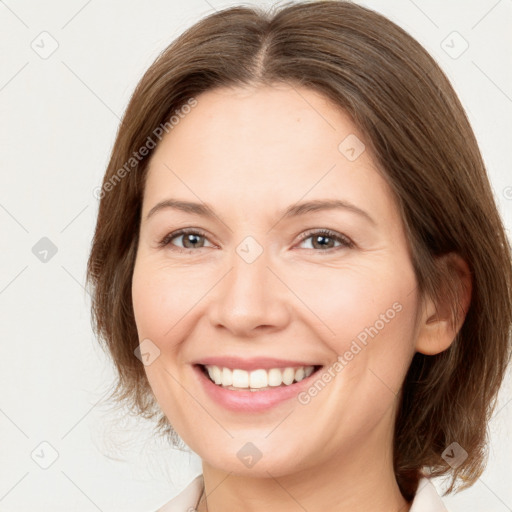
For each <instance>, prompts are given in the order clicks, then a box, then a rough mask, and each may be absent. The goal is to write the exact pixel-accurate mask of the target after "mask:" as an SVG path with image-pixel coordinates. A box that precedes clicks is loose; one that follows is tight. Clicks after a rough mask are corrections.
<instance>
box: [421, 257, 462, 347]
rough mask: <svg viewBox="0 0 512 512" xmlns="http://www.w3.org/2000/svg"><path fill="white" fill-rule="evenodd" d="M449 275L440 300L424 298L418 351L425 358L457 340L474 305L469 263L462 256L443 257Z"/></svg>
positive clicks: (446, 274) (444, 270) (441, 261)
mask: <svg viewBox="0 0 512 512" xmlns="http://www.w3.org/2000/svg"><path fill="white" fill-rule="evenodd" d="M438 264H439V265H442V266H444V269H443V275H444V276H446V277H445V278H444V280H443V282H442V284H441V293H440V294H439V297H440V299H439V301H438V303H437V304H436V302H435V301H434V299H433V298H431V297H426V298H424V303H423V310H422V312H421V316H420V323H419V327H418V335H417V339H416V351H417V352H420V353H421V354H425V355H435V354H439V353H440V352H443V351H444V350H446V349H447V348H449V347H450V345H451V344H452V343H453V341H454V340H455V338H456V336H457V333H458V332H459V330H460V329H461V327H462V325H463V323H464V320H465V318H466V314H467V312H468V309H469V306H470V304H471V292H472V279H471V271H470V269H469V266H468V264H467V263H466V261H464V260H463V259H462V258H461V257H460V256H459V255H458V254H456V253H449V254H446V255H444V256H441V257H440V258H439V261H438Z"/></svg>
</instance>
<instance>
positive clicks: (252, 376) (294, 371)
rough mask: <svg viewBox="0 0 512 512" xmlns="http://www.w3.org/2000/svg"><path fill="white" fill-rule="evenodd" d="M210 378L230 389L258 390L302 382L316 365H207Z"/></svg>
mask: <svg viewBox="0 0 512 512" xmlns="http://www.w3.org/2000/svg"><path fill="white" fill-rule="evenodd" d="M205 368H206V370H207V371H208V375H209V376H210V379H211V380H212V381H213V382H215V384H217V385H219V386H222V387H226V388H230V389H250V390H251V391H257V390H259V389H264V388H267V389H268V388H269V387H277V386H282V385H285V386H289V385H290V384H292V383H293V382H300V381H301V380H303V379H305V378H306V377H309V376H310V375H311V374H312V373H313V371H314V369H315V368H314V366H301V367H298V368H291V367H290V368H271V369H270V370H263V369H259V370H253V371H251V372H248V371H246V370H240V369H233V370H231V369H230V368H220V367H218V366H214V365H211V366H210V365H207V366H205Z"/></svg>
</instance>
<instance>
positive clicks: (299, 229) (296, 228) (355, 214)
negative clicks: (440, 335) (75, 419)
mask: <svg viewBox="0 0 512 512" xmlns="http://www.w3.org/2000/svg"><path fill="white" fill-rule="evenodd" d="M196 99H197V106H195V108H193V109H191V111H190V113H188V114H187V115H185V116H183V118H182V119H181V120H180V121H179V123H178V124H177V125H175V126H174V128H173V129H172V130H171V131H170V132H169V133H168V134H167V135H166V136H165V137H164V138H163V139H162V141H161V143H160V144H159V146H158V147H157V148H156V150H155V153H154V154H153V156H152V158H151V162H150V166H149V171H148V176H147V182H146V187H145V195H144V199H143V208H142V220H141V230H140V239H139V245H138V252H137V258H136V264H135V269H134V275H133V283H132V293H133V306H134V312H135V319H136V324H137V330H138V334H139V340H140V342H141V343H142V352H143V354H146V355H145V356H144V357H143V359H144V364H145V366H144V368H145V371H146V374H147V377H148V380H149V383H150V385H151V388H152V390H153V393H154V395H155V397H156V399H157V401H158V403H159V405H160V406H161V408H162V410H163V412H164V413H165V415H166V416H167V418H168V419H169V421H170V423H171V424H172V425H173V427H174V428H175V430H176V431H177V432H178V434H179V435H180V436H181V437H182V439H183V440H184V441H185V443H186V444H187V445H188V446H189V447H190V448H192V449H193V450H194V451H195V452H196V453H198V454H199V455H200V457H201V458H202V459H203V460H204V461H205V462H207V463H209V464H211V465H212V466H215V467H217V468H221V469H223V470H225V471H232V472H234V473H238V474H250V475H254V476H258V475H259V476H267V473H266V471H269V472H270V473H271V474H272V475H274V476H279V475H285V474H290V473H293V472H295V471H298V470H301V469H309V468H313V467H315V466H318V464H326V463H327V462H328V461H330V460H333V458H334V455H336V457H337V460H338V461H339V460H340V459H339V457H351V456H354V455H358V457H359V460H361V457H363V460H365V457H366V456H367V457H368V460H372V458H379V457H380V456H381V455H382V454H383V453H386V454H387V455H386V456H391V455H390V447H391V441H392V430H393V425H394V415H395V412H396V406H397V393H398V392H399V390H400V387H401V384H402V381H403V379H404V376H405V373H406V370H407V368H408V365H409V363H410V360H411V358H412V356H413V354H414V352H415V338H416V318H417V315H418V308H419V297H418V294H417V289H416V280H415V275H414V272H413V267H412V263H411V258H410V254H409V251H408V247H407V243H406V237H405V233H404V229H403V224H402V222H401V219H400V215H399V212H398V209H397V205H396V203H395V201H394V199H393V196H392V193H391V190H390V188H389V187H388V185H387V184H386V182H385V181H384V180H383V178H382V177H381V176H380V175H379V173H378V172H377V170H376V169H375V167H374V165H375V164H374V162H373V161H372V159H371V157H370V155H369V151H368V150H365V148H364V143H365V138H364V136H363V134H361V133H359V132H358V130H357V129H356V127H355V126H354V124H353V123H352V122H351V120H350V119H349V117H348V116H347V115H346V114H344V113H343V112H341V111H340V110H339V109H337V108H336V107H335V106H334V105H333V104H331V103H329V102H328V101H327V100H326V99H325V98H324V97H323V96H321V95H319V94H317V93H315V92H313V91H311V90H308V89H305V88H292V87H288V86H285V85H279V86H276V87H272V88H257V89H224V88H223V89H217V90H214V91H208V92H206V93H203V94H201V95H200V96H198V97H197V98H196ZM165 201H169V203H168V205H167V206H162V205H161V206H160V207H158V208H156V209H155V210H153V208H154V207H155V206H156V205H158V204H159V203H161V202H165ZM170 201H177V202H180V203H181V207H180V205H179V204H178V205H177V206H176V205H175V206H174V207H173V206H170ZM333 201H337V202H339V203H338V205H337V206H336V207H332V205H331V207H324V206H322V205H323V204H324V203H328V202H333ZM183 203H193V204H194V205H193V206H191V205H188V206H187V205H184V204H183ZM150 212H152V213H151V214H150ZM286 212H288V213H286ZM148 214H150V215H148ZM182 229H187V230H190V233H188V234H185V235H184V234H183V233H181V234H179V233H176V234H173V233H175V232H177V231H179V230H182ZM326 230H328V231H329V232H328V233H325V231H326ZM164 244H165V245H164ZM205 366H208V367H209V369H210V371H211V372H212V376H213V378H214V379H217V382H218V383H221V382H222V383H224V386H223V385H222V384H215V383H214V382H212V381H211V380H210V378H209V377H207V376H206V374H205V372H204V371H203V368H204V367H205ZM214 366H217V367H219V370H215V369H214V368H213V367H214ZM320 366H321V367H322V368H320V369H318V367H320ZM311 367H313V369H314V370H317V371H315V372H314V373H312V374H310V372H311V370H312V369H311ZM223 368H225V369H223ZM285 368H292V369H288V370H285ZM255 370H259V371H255ZM283 370H284V371H283ZM219 375H220V376H221V377H223V378H225V379H226V380H224V381H221V380H220V377H219ZM304 375H309V376H307V377H305V378H303V379H302V380H300V379H301V378H302V377H304ZM230 379H231V380H230ZM282 379H284V381H285V382H284V383H282V382H281V381H282ZM288 379H297V380H299V382H295V383H293V384H291V385H290V381H289V380H288ZM280 382H281V385H278V384H279V383H280ZM229 384H232V385H234V386H236V389H233V388H232V387H231V388H229V387H228V385H229ZM247 385H250V386H251V387H252V389H255V390H254V391H251V390H250V389H247V388H246V386H247ZM262 386H263V388H262ZM244 387H245V388H244ZM265 387H266V388H267V389H266V390H265V389H264V388H265ZM244 389H245V391H244ZM378 450H381V452H379V451H378ZM365 454H366V455H365Z"/></svg>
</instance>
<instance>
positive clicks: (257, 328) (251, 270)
mask: <svg viewBox="0 0 512 512" xmlns="http://www.w3.org/2000/svg"><path fill="white" fill-rule="evenodd" d="M214 290H215V292H214V293H213V295H212V297H211V302H210V304H209V317H210V322H211V325H212V326H213V327H214V328H220V327H223V328H225V329H227V330H228V331H229V332H230V333H232V334H233V336H236V337H237V338H243V337H246V338H251V337H255V336H260V335H261V334H262V332H265V331H266V332H267V333H270V332H273V331H278V330H281V329H283V328H285V327H286V325H287V324H288V323H289V322H290V316H291V314H290V313H291V310H290V307H291V304H290V303H289V297H290V295H291V292H290V291H289V290H288V289H287V288H286V285H285V284H283V282H282V280H280V279H279V278H278V277H277V273H276V271H275V269H271V268H270V261H269V258H268V257H267V252H266V251H263V253H262V254H261V255H260V256H259V257H258V258H257V259H256V260H255V261H253V262H251V263H248V262H247V261H245V260H244V259H243V258H242V257H240V256H239V255H238V254H237V253H235V254H234V255H233V257H232V259H231V268H230V270H229V271H228V273H227V274H226V275H225V276H224V278H223V279H222V280H221V281H220V282H219V284H218V285H217V286H216V287H215V289H214Z"/></svg>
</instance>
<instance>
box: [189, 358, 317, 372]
mask: <svg viewBox="0 0 512 512" xmlns="http://www.w3.org/2000/svg"><path fill="white" fill-rule="evenodd" d="M194 364H200V365H204V366H206V365H208V366H219V367H221V368H232V369H235V368H237V369H240V370H247V371H251V370H259V369H264V370H269V369H271V368H289V367H293V368H296V367H299V366H319V364H318V363H314V362H311V361H296V360H295V361H293V360H291V359H277V358H274V357H252V358H250V359H242V358H240V357H235V356H216V357H205V358H204V359H200V360H197V361H195V363H194Z"/></svg>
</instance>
